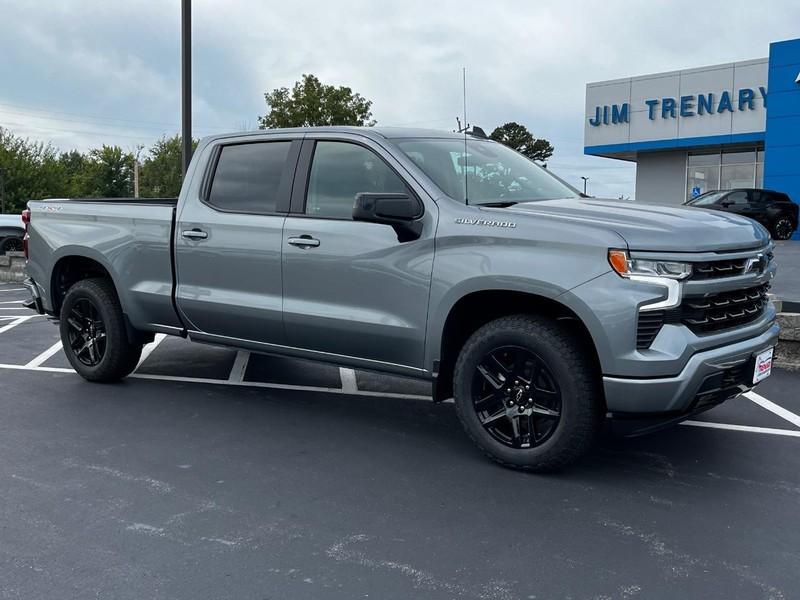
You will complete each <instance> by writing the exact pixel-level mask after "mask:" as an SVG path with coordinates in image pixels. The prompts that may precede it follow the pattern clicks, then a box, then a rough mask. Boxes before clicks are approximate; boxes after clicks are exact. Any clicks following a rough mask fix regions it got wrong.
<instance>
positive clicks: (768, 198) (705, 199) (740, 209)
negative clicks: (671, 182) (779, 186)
mask: <svg viewBox="0 0 800 600" xmlns="http://www.w3.org/2000/svg"><path fill="white" fill-rule="evenodd" d="M684 204H686V205H687V206H697V207H698V208H711V209H714V210H724V211H725V212H731V213H736V214H737V215H742V216H745V217H750V218H751V219H754V220H756V221H758V222H759V223H761V224H762V225H763V226H764V227H766V228H767V229H769V231H770V233H772V237H773V238H774V239H776V240H788V239H789V238H790V237H792V235H793V234H794V232H795V230H796V229H797V212H798V206H797V204H795V203H794V202H792V200H791V199H790V198H789V196H787V195H786V194H784V193H783V192H775V191H773V190H759V189H752V188H737V189H735V190H713V191H711V192H706V193H705V194H702V195H700V196H698V197H697V198H692V199H691V200H687V201H686V202H684Z"/></svg>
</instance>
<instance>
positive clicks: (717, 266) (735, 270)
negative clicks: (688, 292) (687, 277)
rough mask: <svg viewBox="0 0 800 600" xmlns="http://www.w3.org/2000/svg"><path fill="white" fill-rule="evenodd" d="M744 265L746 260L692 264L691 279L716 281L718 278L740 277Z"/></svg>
mask: <svg viewBox="0 0 800 600" xmlns="http://www.w3.org/2000/svg"><path fill="white" fill-rule="evenodd" d="M746 264H747V259H746V258H737V259H731V260H715V261H711V262H702V263H694V265H692V279H718V278H720V277H734V276H736V275H742V274H743V273H744V268H745V265H746Z"/></svg>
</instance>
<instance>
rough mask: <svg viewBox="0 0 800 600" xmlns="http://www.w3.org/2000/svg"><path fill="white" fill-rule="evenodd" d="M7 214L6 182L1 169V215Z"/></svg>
mask: <svg viewBox="0 0 800 600" xmlns="http://www.w3.org/2000/svg"><path fill="white" fill-rule="evenodd" d="M4 214H6V182H5V178H4V177H3V169H0V215H4Z"/></svg>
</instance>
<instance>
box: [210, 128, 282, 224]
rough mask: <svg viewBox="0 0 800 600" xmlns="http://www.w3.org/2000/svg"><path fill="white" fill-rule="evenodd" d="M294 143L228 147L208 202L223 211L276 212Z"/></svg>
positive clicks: (223, 149)
mask: <svg viewBox="0 0 800 600" xmlns="http://www.w3.org/2000/svg"><path fill="white" fill-rule="evenodd" d="M291 145H292V143H291V142H288V141H287V142H258V143H253V144H236V145H234V146H224V147H223V148H222V152H221V153H220V156H219V160H218V161H217V168H216V170H215V171H214V179H213V180H212V182H211V191H210V192H209V195H208V203H209V204H211V205H212V206H214V207H215V208H219V209H220V210H226V211H232V212H243V213H274V212H275V210H276V207H277V204H278V190H279V189H280V183H281V177H282V176H283V172H284V167H285V166H286V159H287V157H288V155H289V148H290V147H291Z"/></svg>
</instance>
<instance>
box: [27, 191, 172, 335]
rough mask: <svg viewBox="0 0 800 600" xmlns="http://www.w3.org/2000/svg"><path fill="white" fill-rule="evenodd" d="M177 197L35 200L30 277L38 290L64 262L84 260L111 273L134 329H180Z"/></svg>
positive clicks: (49, 281)
mask: <svg viewBox="0 0 800 600" xmlns="http://www.w3.org/2000/svg"><path fill="white" fill-rule="evenodd" d="M176 205H177V199H176V198H59V199H50V200H42V201H31V202H30V203H29V204H28V206H29V208H30V211H31V223H30V240H29V246H30V256H31V260H30V261H29V262H28V273H29V274H30V276H31V277H32V278H33V279H34V281H36V282H37V284H38V285H50V284H51V283H52V281H53V278H55V277H58V273H59V261H60V260H61V259H62V258H64V257H70V256H83V257H85V258H87V259H90V260H93V261H95V262H97V263H99V264H100V265H102V266H103V268H104V269H105V270H106V271H108V273H109V274H110V275H111V277H112V279H114V283H115V285H116V288H117V292H118V293H119V295H120V300H121V301H122V304H123V306H124V307H125V312H126V315H127V317H128V319H129V320H130V322H131V324H132V325H133V326H134V327H137V328H141V329H145V330H150V331H152V330H156V331H158V330H162V331H165V330H166V331H169V330H170V328H176V327H180V326H181V324H180V320H179V319H178V316H177V315H176V314H175V310H174V308H173V303H172V290H173V263H172V243H173V235H174V220H175V210H176Z"/></svg>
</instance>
